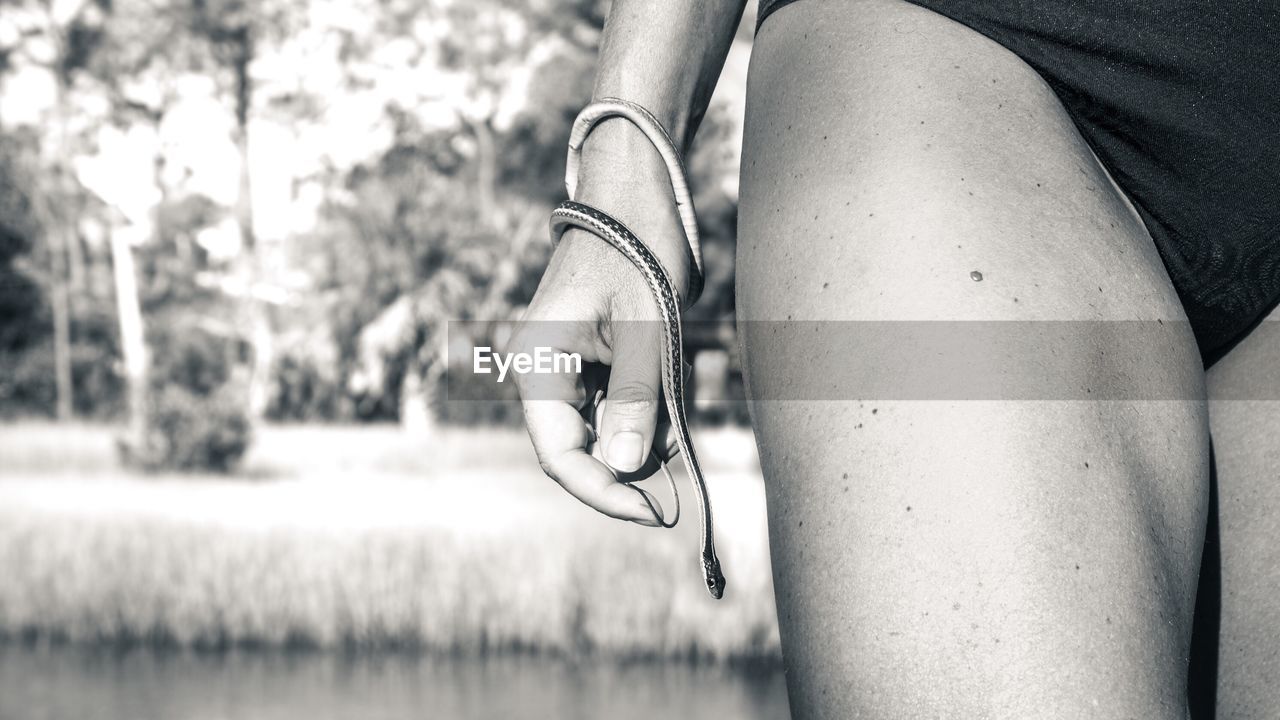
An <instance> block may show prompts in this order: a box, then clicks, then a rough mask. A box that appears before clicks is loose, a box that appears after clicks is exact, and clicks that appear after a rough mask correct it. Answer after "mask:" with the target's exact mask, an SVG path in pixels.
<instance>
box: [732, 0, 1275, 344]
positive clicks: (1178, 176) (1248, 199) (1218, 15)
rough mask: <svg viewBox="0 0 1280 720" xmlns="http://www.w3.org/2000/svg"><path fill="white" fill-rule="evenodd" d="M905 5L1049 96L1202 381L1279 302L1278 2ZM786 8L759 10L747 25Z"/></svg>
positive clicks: (923, 0) (1083, 0)
mask: <svg viewBox="0 0 1280 720" xmlns="http://www.w3.org/2000/svg"><path fill="white" fill-rule="evenodd" d="M909 1H910V2H912V3H913V4H916V5H920V6H922V7H925V8H928V9H930V10H933V11H934V12H937V13H939V14H941V15H945V16H946V17H949V18H951V19H953V20H956V21H957V22H960V23H962V24H964V25H967V26H968V27H970V28H972V29H974V30H976V31H978V32H980V33H982V34H983V35H986V36H987V37H989V38H991V39H992V40H995V41H996V42H998V43H1000V44H1001V45H1003V46H1004V47H1006V48H1008V49H1009V50H1011V51H1012V52H1014V53H1015V54H1017V55H1018V56H1019V57H1021V58H1022V59H1023V61H1025V62H1026V63H1027V64H1028V65H1030V66H1031V67H1032V68H1034V69H1035V70H1036V71H1037V72H1038V73H1040V75H1041V77H1043V78H1044V79H1045V81H1046V82H1048V84H1049V86H1050V87H1052V88H1053V90H1054V92H1055V93H1057V96H1058V98H1059V100H1061V101H1062V104H1063V106H1065V107H1066V109H1067V112H1068V113H1069V114H1070V115H1071V118H1072V119H1073V120H1074V121H1075V124H1076V127H1077V128H1079V130H1080V133H1081V135H1083V136H1084V139H1085V140H1086V141H1087V142H1088V143H1089V145H1090V146H1092V148H1093V151H1094V152H1095V153H1096V154H1097V155H1098V158H1099V159H1100V160H1101V161H1102V162H1103V164H1104V165H1105V166H1106V167H1107V170H1109V171H1110V172H1111V175H1112V177H1113V178H1115V181H1116V183H1118V184H1119V185H1120V187H1121V188H1122V189H1123V190H1124V192H1125V193H1126V194H1127V195H1128V196H1129V199H1130V200H1132V201H1133V204H1134V205H1135V206H1136V207H1137V210H1138V213H1139V214H1140V215H1141V216H1142V220H1143V222H1144V223H1145V224H1146V226H1147V230H1148V232H1150V233H1151V237H1152V238H1153V239H1154V240H1155V243H1156V248H1157V249H1158V250H1159V252H1160V257H1161V258H1162V259H1163V261H1164V266H1165V269H1166V270H1167V271H1168V273H1169V278H1170V280H1172V281H1173V286H1174V288H1175V289H1176V290H1177V292H1178V296H1179V297H1180V298H1181V300H1182V306H1183V308H1184V310H1185V312H1186V314H1187V317H1188V319H1190V321H1191V327H1192V329H1193V330H1194V332H1195V336H1196V341H1197V342H1198V343H1199V346H1200V354H1201V357H1202V358H1203V359H1204V362H1205V365H1206V367H1207V366H1208V365H1211V364H1212V363H1213V362H1214V361H1216V360H1217V359H1218V358H1220V357H1222V355H1224V354H1225V353H1226V352H1227V351H1228V350H1230V349H1231V347H1232V346H1233V345H1234V344H1235V343H1236V342H1238V341H1239V340H1240V339H1242V338H1243V337H1244V336H1245V335H1247V334H1248V332H1249V331H1250V330H1251V329H1252V328H1253V327H1254V326H1255V325H1256V324H1257V322H1259V321H1260V320H1261V319H1262V318H1263V317H1264V316H1265V315H1266V314H1267V313H1268V312H1269V311H1270V310H1271V308H1272V307H1274V306H1275V305H1276V304H1277V302H1278V301H1280V2H1277V1H1276V0H1217V1H1215V0H1199V1H1197V0H1036V1H1031V0H1025V1H1021V2H1014V1H1012V0H1006V1H1003V2H1002V1H1000V0H909ZM792 2H795V0H760V12H759V23H761V24H763V23H764V21H765V20H766V19H767V18H768V17H769V15H770V14H772V13H773V12H774V11H775V10H777V9H778V8H780V7H783V6H785V5H789V4H791V3H792ZM757 31H759V25H757Z"/></svg>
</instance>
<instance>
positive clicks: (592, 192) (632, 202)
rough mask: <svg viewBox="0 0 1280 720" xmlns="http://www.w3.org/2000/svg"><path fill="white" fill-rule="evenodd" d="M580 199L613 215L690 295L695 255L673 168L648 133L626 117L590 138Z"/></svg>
mask: <svg viewBox="0 0 1280 720" xmlns="http://www.w3.org/2000/svg"><path fill="white" fill-rule="evenodd" d="M579 178H580V179H579V181H578V192H577V197H576V198H575V199H577V200H579V201H581V202H583V203H585V204H587V205H591V206H593V207H597V208H599V209H600V210H602V211H604V212H606V213H608V214H609V215H611V216H613V217H614V218H616V219H617V220H618V221H619V222H621V223H623V224H624V225H626V226H627V227H628V228H629V229H630V230H631V231H632V232H633V233H635V234H636V236H637V237H638V238H640V240H641V242H643V243H644V244H645V245H646V246H647V247H648V248H649V249H650V250H651V251H652V252H653V254H654V255H656V256H657V258H658V260H659V261H660V262H661V263H662V266H663V268H664V269H665V270H666V271H667V274H668V275H669V276H670V277H671V282H672V283H673V285H674V286H675V289H676V292H677V293H679V295H680V296H681V298H682V299H683V298H685V297H687V296H688V290H689V278H690V273H691V271H692V266H693V263H692V257H691V255H690V247H689V242H688V239H687V238H686V237H685V233H684V228H683V225H682V224H681V222H680V214H679V211H678V210H677V207H676V200H675V194H674V192H673V191H672V188H671V178H670V175H669V174H668V172H667V166H666V164H665V163H664V162H663V160H662V156H661V155H659V154H658V151H657V149H655V148H654V147H653V145H652V144H651V143H650V142H649V140H648V138H646V137H645V135H644V133H643V132H641V131H640V130H639V129H638V128H636V127H634V126H632V125H631V124H630V123H629V122H628V121H626V120H625V119H621V118H613V119H609V120H605V121H602V122H601V123H600V124H599V125H598V126H597V127H596V129H595V130H594V131H593V132H592V133H591V135H590V136H588V138H587V140H586V142H585V144H584V145H583V149H582V164H581V166H580V175H579Z"/></svg>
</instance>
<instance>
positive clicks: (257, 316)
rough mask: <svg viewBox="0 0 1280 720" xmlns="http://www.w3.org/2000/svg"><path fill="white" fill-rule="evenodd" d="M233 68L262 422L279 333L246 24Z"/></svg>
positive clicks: (236, 41) (254, 374)
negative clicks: (254, 176) (257, 211)
mask: <svg viewBox="0 0 1280 720" xmlns="http://www.w3.org/2000/svg"><path fill="white" fill-rule="evenodd" d="M231 37H232V38H233V40H232V53H231V68H232V72H233V74H234V76H235V114H236V137H235V143H236V152H237V153H238V154H239V155H240V189H239V194H238V195H237V197H236V206H235V214H236V224H237V225H238V226H239V229H240V238H241V241H242V242H243V243H244V250H243V253H244V257H243V261H244V264H245V271H246V275H247V277H248V278H249V287H250V288H251V289H250V292H249V295H248V297H246V298H245V299H244V302H245V303H246V306H245V310H246V311H247V315H248V316H249V324H250V333H251V338H252V343H253V366H252V368H251V372H250V374H249V388H248V404H249V414H250V416H251V417H253V418H254V419H260V418H261V417H262V416H263V415H264V414H266V411H267V404H268V402H269V401H270V392H271V366H272V364H273V363H274V360H275V357H274V356H275V333H274V332H273V330H272V327H271V316H270V312H269V308H268V307H267V302H266V300H265V299H264V298H263V297H262V295H261V293H260V292H259V289H260V288H261V287H262V285H263V283H264V281H265V280H266V279H267V278H266V275H267V273H266V268H265V258H264V257H263V250H262V248H260V247H259V246H258V245H259V243H258V238H257V235H256V234H255V232H254V227H253V199H252V190H253V188H252V185H251V182H250V176H249V112H250V110H251V108H252V106H253V78H252V77H251V76H250V75H249V64H250V63H251V62H252V61H253V52H254V50H253V33H252V29H251V27H250V26H249V25H248V24H246V25H244V26H243V27H240V28H238V29H237V30H236V31H235V32H234V33H232V35H231Z"/></svg>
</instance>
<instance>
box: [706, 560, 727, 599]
mask: <svg viewBox="0 0 1280 720" xmlns="http://www.w3.org/2000/svg"><path fill="white" fill-rule="evenodd" d="M702 573H703V578H705V579H706V581H707V592H710V593H711V597H713V598H715V599H716V600H719V599H720V598H722V597H724V574H723V573H721V572H720V561H719V560H717V559H716V558H711V559H709V560H708V559H705V558H704V559H703V561H702Z"/></svg>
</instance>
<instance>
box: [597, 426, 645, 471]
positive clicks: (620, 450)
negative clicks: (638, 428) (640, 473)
mask: <svg viewBox="0 0 1280 720" xmlns="http://www.w3.org/2000/svg"><path fill="white" fill-rule="evenodd" d="M605 457H606V458H607V459H608V460H609V464H610V465H612V466H613V467H614V469H615V470H622V471H625V472H630V471H632V470H638V469H639V468H640V464H641V463H642V462H644V438H643V437H641V435H640V433H637V432H632V431H630V430H624V431H623V432H620V433H618V434H617V435H614V436H613V439H612V440H610V441H609V449H608V452H607V453H606V454H605Z"/></svg>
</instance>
